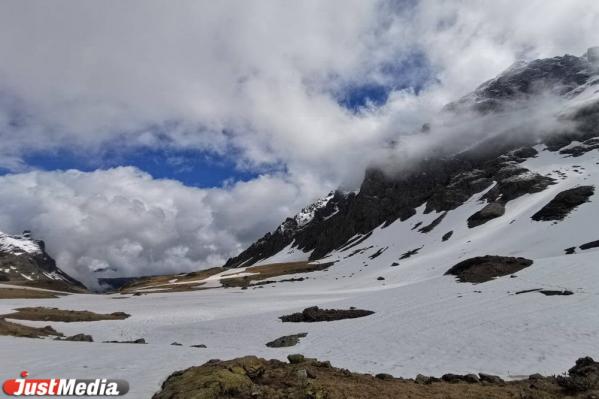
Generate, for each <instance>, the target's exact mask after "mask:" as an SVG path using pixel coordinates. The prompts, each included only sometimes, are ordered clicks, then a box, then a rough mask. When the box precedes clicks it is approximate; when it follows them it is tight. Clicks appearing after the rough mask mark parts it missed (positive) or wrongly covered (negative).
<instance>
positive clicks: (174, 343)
mask: <svg viewBox="0 0 599 399" xmlns="http://www.w3.org/2000/svg"><path fill="white" fill-rule="evenodd" d="M171 345H173V346H181V344H180V343H178V342H173V343H172V344H171Z"/></svg>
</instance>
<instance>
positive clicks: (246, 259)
mask: <svg viewBox="0 0 599 399" xmlns="http://www.w3.org/2000/svg"><path fill="white" fill-rule="evenodd" d="M598 54H599V50H598V49H597V48H592V49H589V51H588V52H587V54H585V55H584V56H581V57H576V56H571V55H565V56H561V57H554V58H548V59H541V60H535V61H532V62H528V63H524V62H519V63H516V64H515V65H513V66H512V67H510V68H509V69H508V70H506V71H505V72H503V73H502V74H500V75H499V76H498V77H496V78H495V79H492V80H490V81H488V82H485V83H483V84H482V85H481V86H479V87H478V88H477V89H476V90H475V91H473V92H472V93H471V94H469V95H467V96H465V97H463V98H462V99H460V100H458V101H456V102H454V103H451V104H449V105H447V106H446V107H445V112H446V113H450V114H451V115H453V116H454V117H456V118H461V117H463V118H467V117H472V115H474V114H479V115H487V114H489V113H498V114H499V113H502V112H508V111H509V110H513V108H515V107H516V108H517V107H518V106H520V104H521V103H520V102H519V101H520V100H527V99H530V98H533V97H534V96H535V95H537V94H539V93H544V94H549V95H551V96H555V97H556V98H559V99H560V101H562V102H563V109H562V110H561V114H560V115H559V118H560V119H561V120H563V121H565V122H567V123H568V125H569V126H570V127H571V128H570V129H568V130H564V131H558V132H556V133H552V134H544V135H532V134H528V132H525V131H522V132H519V131H516V132H512V134H511V135H510V137H509V138H506V137H504V136H500V135H498V136H493V135H489V136H488V137H489V138H488V139H486V140H483V141H482V142H479V143H475V144H474V145H472V146H471V147H469V148H468V149H467V150H462V151H459V152H456V153H453V154H452V153H441V155H440V156H435V157H431V158H429V159H422V160H420V161H419V162H418V163H417V164H416V165H415V166H414V167H412V168H411V169H410V170H409V171H403V172H398V173H396V174H395V175H392V176H390V175H389V174H386V173H384V172H383V171H381V170H378V169H374V168H373V169H369V170H367V171H366V173H365V177H364V180H363V182H362V185H361V187H360V190H359V191H358V192H357V193H349V194H344V193H341V192H336V193H332V194H329V195H328V196H326V197H325V198H323V199H321V200H318V201H317V202H316V203H315V204H312V205H310V206H308V207H307V208H305V209H304V210H303V211H302V212H300V213H299V214H298V215H296V216H295V217H293V218H288V219H287V220H285V221H284V222H283V223H282V224H281V225H280V226H279V227H278V228H277V229H276V230H275V231H273V232H272V233H268V234H266V235H265V236H264V237H262V238H261V239H259V240H258V241H256V242H255V243H254V244H252V245H251V246H250V247H249V248H248V249H246V250H245V251H243V252H242V253H240V254H239V255H238V256H236V257H234V258H231V259H229V260H228V261H227V263H226V264H225V267H240V266H249V265H252V264H256V263H267V262H270V261H273V262H274V261H276V262H281V261H286V260H296V259H297V260H300V259H302V258H303V259H310V260H317V259H322V258H324V257H332V258H335V256H334V254H338V253H339V252H340V251H345V250H347V249H349V248H354V247H356V248H357V247H361V246H360V244H361V243H366V242H371V241H372V240H369V237H370V235H372V234H373V232H374V231H375V229H384V228H385V227H386V226H389V225H391V224H393V223H394V222H397V221H399V222H403V221H407V220H408V219H411V218H413V217H414V216H415V215H416V214H417V213H418V210H419V209H421V210H422V212H423V213H424V214H425V215H426V214H431V213H434V214H436V215H438V217H437V218H436V219H435V220H434V221H433V222H432V223H430V224H429V225H426V226H418V227H415V229H416V231H420V232H422V233H428V232H430V231H431V230H432V229H434V228H435V227H436V226H437V225H439V224H440V223H441V221H442V220H443V218H445V217H446V216H447V215H448V213H450V212H452V211H454V210H456V209H457V208H459V207H461V206H462V205H464V204H465V203H466V201H468V200H469V199H471V198H472V197H473V196H476V195H478V196H479V197H480V201H481V209H480V210H479V211H478V212H476V213H475V214H472V215H465V218H464V220H463V221H462V222H463V223H464V225H467V226H468V227H469V228H475V227H477V226H481V225H483V224H485V223H487V222H488V221H490V220H493V219H496V218H501V217H502V216H503V215H504V214H505V213H506V206H508V204H509V203H510V202H512V201H515V200H516V199H518V198H521V197H523V196H526V195H532V194H535V193H540V192H543V191H545V190H548V189H549V188H551V187H554V185H555V184H557V183H558V182H559V181H560V179H562V176H561V174H555V173H549V172H551V171H549V170H545V169H542V168H541V169H540V170H535V169H534V168H532V167H530V166H528V165H527V162H526V161H527V160H531V159H534V158H536V157H538V156H539V152H540V151H548V152H554V153H556V154H557V156H558V158H563V157H568V160H567V161H566V164H569V166H570V167H572V168H574V169H576V168H575V165H577V160H576V157H578V156H581V155H583V154H586V153H588V152H589V151H592V150H594V149H597V148H599V56H598ZM560 104H561V103H560ZM427 130H428V129H423V132H422V133H421V134H426V131H427ZM528 163H532V164H535V162H528ZM594 167H595V166H594ZM595 168H597V167H595ZM589 184H592V183H591V182H589ZM506 222H509V221H506ZM539 228H540V226H539ZM597 238H599V236H598V237H597ZM398 240H401V237H398ZM373 247H377V245H374V244H373Z"/></svg>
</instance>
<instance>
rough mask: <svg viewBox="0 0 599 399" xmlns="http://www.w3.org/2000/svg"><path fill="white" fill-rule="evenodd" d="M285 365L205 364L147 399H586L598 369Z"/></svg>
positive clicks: (588, 365) (584, 362) (296, 357)
mask: <svg viewBox="0 0 599 399" xmlns="http://www.w3.org/2000/svg"><path fill="white" fill-rule="evenodd" d="M288 360H289V362H282V361H279V360H265V359H261V358H258V357H255V356H246V357H242V358H238V359H234V360H228V361H221V360H210V361H208V362H207V363H205V364H204V365H202V366H198V367H190V368H188V369H185V370H181V371H177V372H175V373H173V374H171V375H170V376H169V377H168V378H167V379H166V381H164V383H163V384H162V387H161V388H160V391H159V392H157V393H156V394H155V395H154V396H153V399H175V398H206V399H208V398H210V399H220V398H222V399H225V398H227V399H233V398H239V399H242V398H243V399H250V398H256V399H284V398H285V399H294V398H297V399H299V398H302V399H304V398H312V399H324V398H327V399H342V398H355V399H370V398H385V399H391V398H393V399H408V398H420V399H439V398H444V399H465V398H488V399H500V398H529V399H533V398H538V399H541V398H543V399H561V398H564V399H565V398H570V399H583V398H584V399H589V398H594V397H596V395H597V389H598V388H599V366H598V365H599V363H596V362H595V361H593V359H591V358H582V359H579V360H577V361H576V366H574V367H573V368H571V369H570V370H569V371H568V374H567V375H559V376H557V377H554V376H549V377H544V376H542V375H540V374H532V375H530V376H529V377H528V378H525V379H521V380H512V381H504V380H503V379H501V378H500V377H498V376H494V375H490V374H484V373H480V374H478V375H476V374H466V375H459V374H445V375H444V376H443V377H442V378H435V377H425V376H422V375H419V376H418V377H416V379H405V378H396V377H394V376H392V375H391V374H388V373H378V374H376V375H371V374H359V373H353V372H350V371H349V370H346V369H339V368H336V367H333V366H332V365H331V363H330V362H327V361H318V360H316V359H310V358H306V357H305V356H303V355H301V354H293V355H289V357H288Z"/></svg>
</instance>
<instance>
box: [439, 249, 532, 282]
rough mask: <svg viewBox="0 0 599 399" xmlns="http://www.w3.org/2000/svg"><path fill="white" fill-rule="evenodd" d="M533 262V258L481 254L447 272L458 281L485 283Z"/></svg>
mask: <svg viewBox="0 0 599 399" xmlns="http://www.w3.org/2000/svg"><path fill="white" fill-rule="evenodd" d="M532 263H533V262H532V260H530V259H526V258H513V257H509V256H492V255H487V256H479V257H475V258H470V259H466V260H464V261H462V262H460V263H458V264H456V265H455V266H453V267H452V268H451V269H449V270H448V271H447V272H445V274H446V275H452V276H456V277H457V279H458V281H460V282H462V283H465V282H466V283H484V282H485V281H490V280H492V279H494V278H496V277H501V276H507V275H509V274H512V273H516V272H517V271H520V270H522V269H524V268H526V267H528V266H530V265H532Z"/></svg>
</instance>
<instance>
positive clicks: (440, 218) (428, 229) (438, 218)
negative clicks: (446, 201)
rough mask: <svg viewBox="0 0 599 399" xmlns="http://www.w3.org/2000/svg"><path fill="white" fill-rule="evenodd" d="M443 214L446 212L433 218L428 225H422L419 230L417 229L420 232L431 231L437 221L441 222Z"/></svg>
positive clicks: (437, 223) (445, 213) (436, 224)
mask: <svg viewBox="0 0 599 399" xmlns="http://www.w3.org/2000/svg"><path fill="white" fill-rule="evenodd" d="M445 215H447V212H443V213H442V214H441V215H440V216H439V217H437V218H436V219H435V220H433V221H432V222H431V223H430V224H429V225H427V226H424V227H423V228H421V229H420V230H418V231H419V232H421V233H425V234H426V233H430V232H431V231H433V229H434V228H435V227H437V226H438V225H439V223H441V222H442V221H443V219H444V218H445Z"/></svg>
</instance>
